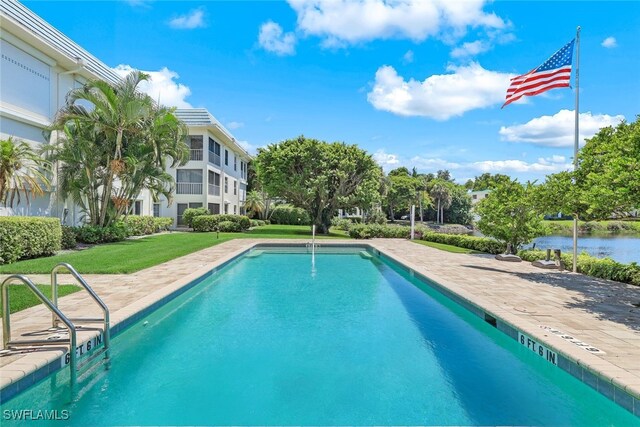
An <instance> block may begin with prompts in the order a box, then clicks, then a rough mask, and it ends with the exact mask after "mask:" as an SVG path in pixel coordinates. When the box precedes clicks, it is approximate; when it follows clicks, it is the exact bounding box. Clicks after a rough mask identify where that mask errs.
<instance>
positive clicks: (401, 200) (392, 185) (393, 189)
mask: <svg viewBox="0 0 640 427" xmlns="http://www.w3.org/2000/svg"><path fill="white" fill-rule="evenodd" d="M392 172H393V171H392ZM387 182H388V187H389V188H388V191H387V195H386V197H385V205H386V207H387V209H388V211H389V219H391V221H394V220H395V214H396V211H397V210H398V209H402V210H407V209H409V207H410V205H411V204H412V202H413V201H415V198H416V184H417V181H416V179H415V178H412V177H411V176H409V174H408V173H407V174H406V175H391V172H390V173H389V176H388V177H387Z"/></svg>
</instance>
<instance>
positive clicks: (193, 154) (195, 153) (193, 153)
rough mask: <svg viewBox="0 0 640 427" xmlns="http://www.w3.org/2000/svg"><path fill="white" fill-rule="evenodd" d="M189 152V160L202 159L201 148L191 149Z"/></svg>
mask: <svg viewBox="0 0 640 427" xmlns="http://www.w3.org/2000/svg"><path fill="white" fill-rule="evenodd" d="M189 152H190V153H189V160H202V149H191V150H189Z"/></svg>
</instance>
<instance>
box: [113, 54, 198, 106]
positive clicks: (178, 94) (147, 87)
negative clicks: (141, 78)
mask: <svg viewBox="0 0 640 427" xmlns="http://www.w3.org/2000/svg"><path fill="white" fill-rule="evenodd" d="M113 70H114V71H115V72H116V73H118V74H119V75H120V76H122V77H124V76H126V75H127V74H129V73H131V71H133V70H134V68H132V67H131V66H130V65H123V64H120V65H118V66H117V67H116V68H114V69H113ZM141 71H142V70H141ZM142 72H143V73H146V74H149V80H147V81H146V82H142V83H141V84H140V86H139V87H140V90H141V91H142V92H144V93H146V94H148V95H149V96H150V97H151V98H153V99H154V100H155V101H159V102H160V104H162V105H166V106H168V107H178V108H192V106H191V104H189V102H187V101H186V100H185V98H187V97H188V96H189V95H191V89H189V87H188V86H185V85H183V84H182V83H178V82H176V81H175V79H178V78H179V77H180V76H179V75H178V73H176V72H175V71H171V70H169V69H168V68H167V67H163V68H162V69H160V70H159V71H142Z"/></svg>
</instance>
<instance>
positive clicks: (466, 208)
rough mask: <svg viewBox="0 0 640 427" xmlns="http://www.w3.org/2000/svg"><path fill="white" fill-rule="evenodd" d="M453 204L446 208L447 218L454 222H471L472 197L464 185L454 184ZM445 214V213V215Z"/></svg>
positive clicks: (452, 187)
mask: <svg viewBox="0 0 640 427" xmlns="http://www.w3.org/2000/svg"><path fill="white" fill-rule="evenodd" d="M450 191H451V204H450V205H449V207H448V208H447V209H445V212H446V217H447V220H448V221H449V222H450V223H452V224H463V225H466V224H471V222H472V219H473V217H472V215H471V208H472V206H473V205H472V203H471V197H469V195H468V194H467V190H466V189H465V188H464V186H462V185H452V186H451V187H450ZM443 216H444V215H443Z"/></svg>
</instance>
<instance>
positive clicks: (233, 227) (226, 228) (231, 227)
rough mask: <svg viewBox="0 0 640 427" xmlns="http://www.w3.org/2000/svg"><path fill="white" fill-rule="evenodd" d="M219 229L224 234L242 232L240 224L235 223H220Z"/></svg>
mask: <svg viewBox="0 0 640 427" xmlns="http://www.w3.org/2000/svg"><path fill="white" fill-rule="evenodd" d="M218 228H219V230H220V232H222V233H238V232H240V231H242V229H241V228H240V224H238V223H237V222H233V221H220V222H219V223H218Z"/></svg>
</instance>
